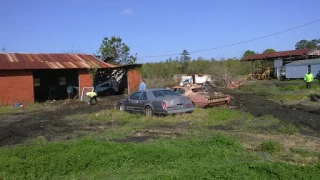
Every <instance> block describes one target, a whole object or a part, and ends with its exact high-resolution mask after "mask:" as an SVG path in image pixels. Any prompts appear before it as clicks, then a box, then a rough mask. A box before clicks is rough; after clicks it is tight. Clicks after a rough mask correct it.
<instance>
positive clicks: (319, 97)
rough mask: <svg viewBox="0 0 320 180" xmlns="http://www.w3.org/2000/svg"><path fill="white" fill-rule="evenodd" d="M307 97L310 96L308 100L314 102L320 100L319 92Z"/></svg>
mask: <svg viewBox="0 0 320 180" xmlns="http://www.w3.org/2000/svg"><path fill="white" fill-rule="evenodd" d="M309 97H310V100H311V101H314V102H319V100H320V94H310V95H309Z"/></svg>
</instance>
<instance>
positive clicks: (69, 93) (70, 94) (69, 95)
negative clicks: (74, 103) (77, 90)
mask: <svg viewBox="0 0 320 180" xmlns="http://www.w3.org/2000/svg"><path fill="white" fill-rule="evenodd" d="M72 95H73V93H72V92H68V98H69V99H70V100H71V99H72Z"/></svg>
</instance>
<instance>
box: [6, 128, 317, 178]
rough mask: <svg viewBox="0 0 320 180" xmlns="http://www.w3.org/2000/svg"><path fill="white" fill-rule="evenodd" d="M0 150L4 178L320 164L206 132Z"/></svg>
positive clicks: (190, 174) (200, 173) (270, 173)
mask: <svg viewBox="0 0 320 180" xmlns="http://www.w3.org/2000/svg"><path fill="white" fill-rule="evenodd" d="M265 146H272V144H271V145H270V143H269V144H266V145H265ZM265 148H269V149H270V147H265ZM271 151H272V152H273V151H274V150H273V149H271ZM0 152H1V153H0V162H1V164H0V172H1V173H0V174H1V176H2V177H3V178H5V179H6V178H8V179H214V178H217V179H319V178H320V164H317V165H313V166H311V165H306V166H298V165H290V164H288V163H284V162H273V161H269V160H265V159H263V158H261V157H259V156H257V155H255V154H252V153H248V152H246V151H245V150H244V149H243V148H242V147H241V145H240V144H239V143H237V141H236V140H233V139H230V138H226V137H225V136H222V135H212V134H207V133H205V134H204V133H202V134H200V135H199V134H198V135H195V134H190V135H189V136H184V137H183V138H179V139H174V140H167V139H159V140H155V141H150V142H148V143H143V144H133V143H123V144H120V143H115V142H104V141H97V140H94V139H83V140H79V141H77V142H73V143H63V142H62V143H44V144H37V145H29V146H20V147H15V148H12V147H11V148H3V149H1V151H0Z"/></svg>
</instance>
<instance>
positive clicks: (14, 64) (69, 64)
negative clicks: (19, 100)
mask: <svg viewBox="0 0 320 180" xmlns="http://www.w3.org/2000/svg"><path fill="white" fill-rule="evenodd" d="M114 67H117V66H116V65H112V64H109V63H105V62H102V61H99V60H98V59H97V58H95V57H94V56H92V55H89V54H44V53H43V54H42V53H0V70H19V69H86V68H114Z"/></svg>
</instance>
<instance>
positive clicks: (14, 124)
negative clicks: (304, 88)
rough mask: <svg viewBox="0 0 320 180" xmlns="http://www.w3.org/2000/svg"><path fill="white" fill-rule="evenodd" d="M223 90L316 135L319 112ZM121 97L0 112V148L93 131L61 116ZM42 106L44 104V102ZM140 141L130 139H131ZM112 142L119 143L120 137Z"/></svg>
mask: <svg viewBox="0 0 320 180" xmlns="http://www.w3.org/2000/svg"><path fill="white" fill-rule="evenodd" d="M224 91H225V92H226V93H228V94H230V95H232V97H233V99H232V104H231V105H236V106H238V107H239V108H240V110H241V111H246V112H250V113H251V114H252V115H253V116H255V117H261V116H263V115H273V116H274V117H276V118H277V119H279V120H280V121H282V122H285V123H292V124H293V125H295V126H296V127H298V128H299V130H300V133H301V134H303V135H307V136H318V135H319V134H320V113H317V112H318V111H313V112H308V111H306V110H305V109H304V108H301V107H298V106H293V107H292V106H285V105H281V104H279V103H276V102H272V101H268V100H265V99H264V98H263V97H261V96H259V95H255V94H251V95H249V94H242V93H238V92H236V91H231V90H224ZM121 97H122V96H113V97H106V98H103V99H101V101H99V103H98V104H97V105H92V106H88V105H87V104H85V103H83V102H79V101H72V102H66V101H59V102H58V101H57V102H54V103H53V104H50V103H49V104H47V106H52V108H47V110H45V111H43V110H42V111H32V112H18V113H14V114H9V115H8V114H3V115H0V147H1V146H5V145H14V144H20V143H23V142H25V141H26V140H28V139H32V138H36V137H38V136H44V137H45V138H46V139H47V140H49V141H50V140H52V141H54V140H56V139H57V138H60V139H61V138H65V139H68V138H69V137H68V135H70V134H72V133H73V132H77V131H93V130H95V128H92V127H83V126H77V125H74V124H72V125H71V124H68V122H67V121H66V120H64V118H65V117H67V116H70V115H85V114H90V113H94V112H98V111H101V110H104V109H112V108H114V107H115V103H116V101H117V100H118V99H119V98H121ZM43 105H44V106H46V104H45V103H43ZM319 112H320V110H319ZM182 121H183V120H182ZM223 128H224V127H222V130H223ZM226 128H227V127H226ZM305 129H310V130H311V131H306V130H305ZM225 130H229V129H228V128H227V129H225ZM311 132H312V133H311ZM129 139H130V138H129ZM144 140H145V139H142V140H140V139H133V140H132V141H144ZM115 141H118V142H122V141H123V140H115ZM129 141H130V140H129Z"/></svg>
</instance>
